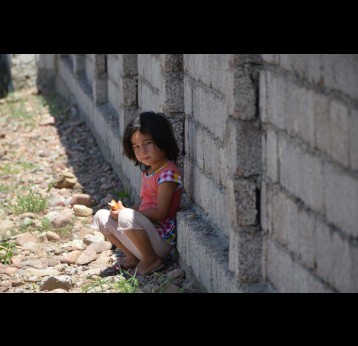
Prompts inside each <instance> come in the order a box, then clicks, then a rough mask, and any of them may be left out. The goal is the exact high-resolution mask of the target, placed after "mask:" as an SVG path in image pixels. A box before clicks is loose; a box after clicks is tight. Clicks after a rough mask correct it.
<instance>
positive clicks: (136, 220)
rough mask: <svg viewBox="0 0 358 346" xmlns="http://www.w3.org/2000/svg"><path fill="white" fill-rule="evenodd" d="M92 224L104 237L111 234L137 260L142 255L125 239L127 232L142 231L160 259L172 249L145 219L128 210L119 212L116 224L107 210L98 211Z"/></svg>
mask: <svg viewBox="0 0 358 346" xmlns="http://www.w3.org/2000/svg"><path fill="white" fill-rule="evenodd" d="M93 224H94V225H95V226H96V227H97V228H98V230H99V231H100V232H101V233H103V235H104V236H106V234H113V235H114V236H115V237H116V238H118V239H119V241H120V242H121V243H122V244H123V245H124V246H125V247H126V248H127V249H128V250H129V251H130V252H131V253H132V254H133V255H134V256H136V257H137V258H138V259H139V260H141V259H142V254H141V253H140V252H139V250H138V249H137V247H136V246H135V245H134V244H133V242H132V241H131V240H130V239H129V238H128V237H127V235H126V231H127V230H132V229H135V230H144V231H145V232H146V233H147V236H148V238H149V240H150V243H151V244H152V247H153V250H154V252H155V254H156V255H157V256H158V257H160V258H162V259H165V258H167V257H168V256H169V254H170V251H171V249H172V247H171V246H170V245H169V244H168V243H166V242H165V241H164V240H163V239H162V238H161V237H160V236H159V233H158V232H157V230H156V228H155V227H154V225H153V224H152V222H151V221H150V220H149V219H148V218H147V217H145V216H144V215H142V214H141V213H139V212H137V211H135V210H133V209H130V208H125V209H122V210H121V211H120V212H119V214H118V223H117V222H116V220H114V219H113V218H112V217H111V214H110V212H109V210H107V209H100V210H98V211H97V213H96V214H95V216H94V219H93Z"/></svg>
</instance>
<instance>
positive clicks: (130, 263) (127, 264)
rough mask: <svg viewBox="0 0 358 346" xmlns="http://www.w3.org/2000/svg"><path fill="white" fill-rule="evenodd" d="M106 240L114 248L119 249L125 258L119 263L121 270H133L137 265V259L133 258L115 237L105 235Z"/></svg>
mask: <svg viewBox="0 0 358 346" xmlns="http://www.w3.org/2000/svg"><path fill="white" fill-rule="evenodd" d="M106 238H107V239H108V240H109V241H110V242H111V243H112V244H114V245H115V246H117V248H118V249H120V250H121V251H122V252H123V253H124V255H125V256H126V257H125V258H123V259H122V260H120V261H119V264H120V266H121V267H122V268H123V269H128V268H134V267H135V266H136V265H137V263H138V262H139V259H138V258H137V257H135V256H134V255H133V254H132V253H131V252H130V251H129V250H128V249H127V248H126V247H125V246H124V245H123V244H122V242H121V241H120V240H119V239H118V238H117V237H115V236H114V235H113V234H106Z"/></svg>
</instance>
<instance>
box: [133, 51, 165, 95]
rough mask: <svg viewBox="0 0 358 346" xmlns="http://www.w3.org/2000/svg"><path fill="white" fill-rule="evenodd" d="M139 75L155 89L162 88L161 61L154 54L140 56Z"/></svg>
mask: <svg viewBox="0 0 358 346" xmlns="http://www.w3.org/2000/svg"><path fill="white" fill-rule="evenodd" d="M138 74H139V75H140V76H141V77H142V78H143V79H145V80H146V81H147V82H149V84H151V85H152V87H153V88H156V89H158V90H159V88H160V75H161V67H160V59H159V57H156V56H154V55H153V54H138Z"/></svg>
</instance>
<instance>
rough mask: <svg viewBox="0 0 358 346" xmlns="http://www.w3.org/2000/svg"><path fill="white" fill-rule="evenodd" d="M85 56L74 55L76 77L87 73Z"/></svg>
mask: <svg viewBox="0 0 358 346" xmlns="http://www.w3.org/2000/svg"><path fill="white" fill-rule="evenodd" d="M85 68H86V65H85V54H74V60H73V73H74V74H75V75H76V76H81V75H83V74H84V73H85Z"/></svg>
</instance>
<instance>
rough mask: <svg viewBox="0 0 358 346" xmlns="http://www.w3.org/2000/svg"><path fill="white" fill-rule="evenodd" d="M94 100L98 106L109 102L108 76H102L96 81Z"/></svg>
mask: <svg viewBox="0 0 358 346" xmlns="http://www.w3.org/2000/svg"><path fill="white" fill-rule="evenodd" d="M93 100H94V102H95V103H96V104H97V105H99V104H103V103H105V102H108V84H107V75H101V76H98V77H96V78H95V79H94V81H93Z"/></svg>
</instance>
